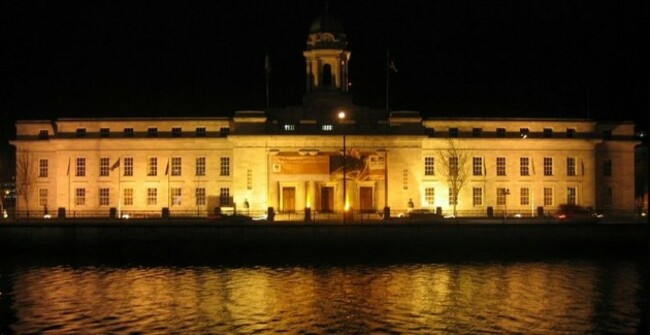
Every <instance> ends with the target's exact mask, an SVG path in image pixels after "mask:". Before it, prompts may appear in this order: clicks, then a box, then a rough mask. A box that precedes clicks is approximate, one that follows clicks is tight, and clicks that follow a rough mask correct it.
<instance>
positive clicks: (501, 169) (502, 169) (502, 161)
mask: <svg viewBox="0 0 650 335" xmlns="http://www.w3.org/2000/svg"><path fill="white" fill-rule="evenodd" d="M505 175H506V158H505V157H497V176H505Z"/></svg>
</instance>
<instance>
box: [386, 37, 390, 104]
mask: <svg viewBox="0 0 650 335" xmlns="http://www.w3.org/2000/svg"><path fill="white" fill-rule="evenodd" d="M389 62H390V51H388V49H386V110H387V111H388V110H390V108H389V106H388V93H389V86H390V85H389V81H390V79H389V78H390V63H389Z"/></svg>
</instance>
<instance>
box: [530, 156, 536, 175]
mask: <svg viewBox="0 0 650 335" xmlns="http://www.w3.org/2000/svg"><path fill="white" fill-rule="evenodd" d="M530 169H531V170H532V171H533V176H534V175H535V162H533V159H532V158H531V159H530Z"/></svg>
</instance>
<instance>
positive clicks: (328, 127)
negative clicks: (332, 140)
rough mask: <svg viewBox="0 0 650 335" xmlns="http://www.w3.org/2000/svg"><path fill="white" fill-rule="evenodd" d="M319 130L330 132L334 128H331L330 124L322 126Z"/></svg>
mask: <svg viewBox="0 0 650 335" xmlns="http://www.w3.org/2000/svg"><path fill="white" fill-rule="evenodd" d="M321 129H322V130H323V131H332V130H333V129H334V127H333V126H332V125H331V124H324V125H323V126H322V127H321Z"/></svg>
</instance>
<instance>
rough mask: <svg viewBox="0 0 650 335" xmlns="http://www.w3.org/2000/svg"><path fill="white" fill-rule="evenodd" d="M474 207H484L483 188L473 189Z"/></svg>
mask: <svg viewBox="0 0 650 335" xmlns="http://www.w3.org/2000/svg"><path fill="white" fill-rule="evenodd" d="M472 205H473V206H483V188H481V187H474V188H472Z"/></svg>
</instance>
